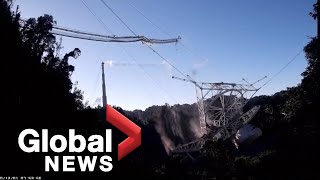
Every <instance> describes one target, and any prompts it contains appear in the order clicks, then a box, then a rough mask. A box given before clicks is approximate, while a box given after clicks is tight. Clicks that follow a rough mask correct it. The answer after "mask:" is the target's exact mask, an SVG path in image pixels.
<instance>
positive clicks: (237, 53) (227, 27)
mask: <svg viewBox="0 0 320 180" xmlns="http://www.w3.org/2000/svg"><path fill="white" fill-rule="evenodd" d="M83 2H84V3H86V4H87V6H88V7H89V8H90V10H91V11H92V12H93V13H94V14H96V16H94V15H93V14H92V13H91V12H90V11H89V10H88V9H87V8H86V6H85V5H84V3H83ZM104 2H105V3H106V4H108V5H109V6H110V7H111V8H112V9H113V11H114V12H115V13H116V14H117V15H118V16H119V17H121V19H122V20H123V21H124V22H125V23H126V24H127V25H128V26H129V27H130V28H131V29H132V30H133V31H134V32H135V33H136V34H138V35H144V36H146V37H149V38H159V39H168V38H177V37H179V36H180V37H181V40H180V41H179V42H178V43H172V44H160V45H159V44H152V45H151V47H152V48H154V49H155V50H156V51H157V52H158V53H159V54H160V55H161V56H162V57H163V58H165V60H167V61H168V62H170V64H172V65H174V67H176V68H177V69H179V70H180V71H181V72H183V73H184V74H185V75H187V74H188V75H190V76H191V77H192V78H193V79H195V80H197V81H204V82H239V81H241V80H242V78H245V79H246V80H247V81H249V82H254V81H256V80H258V79H260V78H262V77H264V76H268V78H271V77H272V76H273V75H274V74H276V73H277V72H279V70H280V69H281V68H282V67H284V66H285V65H286V64H287V63H288V62H289V61H290V60H291V59H292V58H293V57H294V56H296V55H297V54H298V53H299V52H300V51H301V50H302V49H303V47H304V45H306V44H307V43H308V41H309V40H310V37H312V36H315V35H316V30H317V25H316V21H314V20H313V19H312V18H311V17H310V16H309V15H308V14H309V12H310V11H311V10H312V5H313V4H314V3H315V2H316V1H315V0H296V1H292V0H280V1H276V0H269V1H261V0H247V1H231V0H225V1H218V0H202V1H199V0H189V1H184V0H157V1H156V0H136V1H133V0H104ZM15 5H19V9H20V11H21V16H22V17H23V18H30V17H39V16H41V15H43V14H50V15H52V16H53V17H54V19H55V20H56V21H57V25H58V26H62V27H68V28H71V29H77V30H81V31H88V32H93V33H99V34H108V35H117V36H128V35H129V36H131V35H133V34H132V32H130V31H129V30H128V29H127V28H126V26H125V25H123V24H122V23H121V21H120V20H119V19H117V17H116V16H115V15H114V14H112V12H111V11H110V10H109V9H108V8H106V7H105V6H104V4H103V3H102V2H101V1H100V0H90V1H89V0H68V1H66V0H55V1H53V0H51V1H49V0H16V1H15ZM141 13H142V14H143V15H142V14H141ZM145 17H147V18H145ZM98 19H100V20H101V21H102V22H103V23H101V22H100V21H99V20H98ZM149 20H150V21H151V22H150V21H149ZM59 38H60V37H57V39H59ZM62 46H63V49H62V50H61V51H60V54H61V56H62V55H63V54H64V53H67V52H69V51H72V50H73V49H74V48H79V49H80V50H81V56H79V57H78V58H77V59H70V63H71V64H72V65H74V66H75V71H74V72H73V74H72V81H73V82H74V83H76V82H77V87H78V88H80V89H81V90H82V91H83V92H84V102H86V101H88V103H89V105H92V106H95V105H97V104H99V103H100V104H101V96H102V85H101V62H102V61H104V62H109V64H108V63H107V64H106V65H105V75H106V91H107V97H108V104H111V105H117V106H120V107H122V108H123V109H127V110H134V109H142V110H144V109H145V108H147V107H149V106H152V105H163V104H165V103H168V104H170V105H173V104H184V103H194V102H195V101H196V93H195V88H194V85H193V84H192V83H189V82H183V81H179V80H176V79H172V78H171V77H172V76H178V77H183V76H182V75H181V74H180V73H179V72H177V71H176V70H175V68H173V67H172V66H170V65H169V64H168V63H167V62H165V61H164V60H163V59H162V58H161V57H159V56H158V55H157V54H156V53H154V52H153V51H151V50H150V49H149V48H148V47H147V46H146V45H144V44H142V43H141V42H135V43H105V42H95V41H86V40H79V39H72V38H67V37H63V38H62ZM110 62H113V63H114V65H113V66H110ZM116 63H119V64H126V63H128V64H131V65H128V66H123V65H122V66H121V65H118V66H117V65H116ZM135 64H142V65H141V66H138V65H135ZM143 64H146V65H145V66H144V65H143ZM306 66H307V62H306V59H305V56H304V53H300V55H299V56H298V57H297V58H296V59H295V60H294V61H293V62H292V63H291V64H290V65H289V66H288V67H287V68H286V69H284V70H283V71H282V72H281V73H280V74H279V75H278V76H276V77H275V78H274V79H273V80H272V81H270V83H268V84H267V85H266V86H264V87H263V88H262V89H261V90H260V91H259V92H258V93H257V94H256V95H262V94H265V95H272V94H274V93H276V92H278V91H281V90H285V89H286V88H287V87H292V86H295V85H297V84H298V83H299V82H300V81H301V75H300V74H301V73H302V72H303V71H304V70H305V68H306ZM268 78H267V79H265V80H264V81H262V82H260V83H258V84H257V85H256V86H257V87H259V86H261V85H262V84H263V83H264V82H266V81H267V80H268Z"/></svg>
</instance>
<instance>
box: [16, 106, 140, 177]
mask: <svg viewBox="0 0 320 180" xmlns="http://www.w3.org/2000/svg"><path fill="white" fill-rule="evenodd" d="M106 120H107V122H109V123H110V124H112V125H113V126H115V127H116V128H117V129H119V130H120V131H121V132H123V133H124V134H126V135H127V136H128V137H127V138H126V139H125V140H123V141H122V142H121V143H119V144H118V157H117V159H118V161H119V160H121V159H123V158H124V157H125V156H126V155H128V154H129V153H131V152H132V151H133V150H134V149H136V148H137V147H139V146H140V145H141V128H140V127H139V126H137V125H136V124H134V123H133V122H132V121H130V120H129V119H128V118H126V117H125V116H123V115H122V114H121V113H119V112H118V111H116V110H115V109H113V108H112V107H111V106H109V105H107V106H106ZM48 131H49V130H48V129H42V130H41V135H40V134H39V133H38V132H37V131H36V130H34V129H25V130H23V131H22V132H21V133H20V134H19V137H18V144H19V147H20V149H21V150H22V151H24V152H26V153H37V152H38V153H39V152H43V153H46V152H49V151H50V152H53V153H62V152H66V151H68V153H81V152H83V151H84V150H87V151H88V152H90V153H92V154H93V156H79V154H77V156H72V155H71V156H70V155H68V156H62V157H61V158H59V156H58V155H55V156H48V155H46V156H45V157H44V159H45V171H46V172H49V171H50V170H51V169H52V170H53V171H55V172H58V171H63V172H75V161H77V162H78V164H79V167H80V170H81V171H93V170H94V169H95V166H96V164H97V162H99V163H100V165H99V169H100V170H101V171H103V172H109V171H111V170H112V168H113V164H112V157H111V156H109V155H103V156H101V157H100V159H99V160H98V156H96V155H94V153H98V152H99V153H106V154H107V153H111V152H112V130H111V129H106V130H105V134H104V136H101V135H98V134H93V135H91V136H89V137H88V138H87V139H86V138H85V137H84V136H83V135H81V134H76V131H75V129H69V133H68V138H66V137H65V136H63V135H60V134H56V135H53V136H52V137H51V138H49V135H48ZM57 142H58V143H59V145H57ZM76 142H78V145H77V146H76ZM59 159H62V162H59ZM61 166H62V168H61Z"/></svg>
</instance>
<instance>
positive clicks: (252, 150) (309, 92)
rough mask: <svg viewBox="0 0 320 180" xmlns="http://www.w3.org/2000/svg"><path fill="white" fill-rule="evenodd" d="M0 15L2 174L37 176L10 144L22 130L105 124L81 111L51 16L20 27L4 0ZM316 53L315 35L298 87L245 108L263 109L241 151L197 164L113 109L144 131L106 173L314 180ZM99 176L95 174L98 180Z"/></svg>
mask: <svg viewBox="0 0 320 180" xmlns="http://www.w3.org/2000/svg"><path fill="white" fill-rule="evenodd" d="M318 9H319V6H318V5H316V4H315V5H314V10H313V11H312V12H311V13H310V16H311V17H313V18H314V19H315V20H318V17H319V16H318V14H317V13H318V12H319V10H318ZM0 13H1V14H0V25H1V28H0V36H1V38H0V39H1V41H0V43H1V48H0V52H1V53H0V54H1V60H2V64H1V67H2V69H1V78H2V84H3V86H2V88H1V89H2V91H3V93H2V95H3V96H4V97H3V99H4V101H3V102H4V103H3V108H1V109H2V113H1V115H2V116H1V117H2V118H1V120H2V121H1V132H0V136H1V142H2V148H1V154H0V156H1V159H0V162H1V167H3V168H2V169H1V170H0V175H2V173H4V174H8V175H9V174H11V175H16V174H17V173H18V172H22V173H24V174H28V175H39V174H40V173H38V174H37V173H36V172H38V171H37V170H35V169H37V168H38V167H39V168H41V170H42V168H43V164H42V163H43V160H41V158H43V157H39V159H36V160H34V156H32V155H31V156H29V155H26V154H23V153H21V151H20V150H19V147H18V146H17V143H16V141H17V136H18V134H19V133H20V132H21V129H24V128H26V127H28V128H39V129H40V128H49V129H55V130H57V131H58V129H63V128H65V129H67V128H70V127H72V128H79V129H81V128H82V129H85V130H87V131H92V132H93V131H95V132H96V131H101V130H103V129H104V128H106V127H108V128H109V126H108V125H107V123H105V121H104V118H105V117H104V113H103V112H104V110H103V109H92V108H90V107H86V106H84V105H83V103H82V92H81V91H80V90H79V89H77V88H76V84H73V83H72V81H71V79H70V78H71V75H72V72H73V71H74V70H75V68H74V67H73V66H72V65H70V64H69V60H72V59H76V58H77V56H79V55H80V54H81V51H80V49H78V48H75V49H73V50H70V52H69V53H67V54H65V55H64V56H63V57H60V55H59V49H60V47H61V44H60V43H59V42H58V41H57V40H56V38H55V36H53V35H52V34H51V33H50V30H51V28H52V26H53V25H54V24H55V23H56V22H55V21H54V20H53V17H52V16H50V15H44V16H41V17H38V18H37V19H28V20H25V21H22V20H21V19H20V13H19V12H18V10H16V11H12V1H9V0H8V1H5V0H1V1H0ZM318 21H319V20H318ZM319 50H320V46H319V39H318V37H313V38H311V39H310V42H309V43H308V44H307V45H306V46H305V47H304V52H305V57H306V60H307V62H308V67H307V68H306V70H305V71H304V72H303V73H302V74H301V75H302V76H303V79H302V81H301V83H300V84H298V85H297V86H295V87H290V88H287V90H283V91H281V92H278V93H275V94H274V95H272V96H259V97H255V98H253V99H252V100H251V102H250V104H248V106H249V107H250V106H254V105H257V104H259V105H262V108H261V110H260V111H259V113H258V114H257V115H256V117H255V118H254V119H253V120H252V123H253V124H255V125H256V126H258V127H260V128H261V129H262V130H263V132H264V134H263V136H262V137H261V138H260V139H258V140H257V141H255V142H254V143H253V144H251V145H250V146H247V147H242V148H241V147H240V149H239V150H235V149H234V148H232V147H231V146H230V144H228V142H214V143H213V142H208V143H207V144H206V145H205V148H204V150H203V151H201V152H199V153H198V154H197V155H196V157H197V158H196V159H190V158H188V157H183V156H176V157H172V156H168V155H167V154H166V152H165V149H164V148H163V146H162V143H161V140H160V137H159V135H158V133H157V132H156V129H155V126H154V125H155V124H156V123H157V121H156V120H155V119H152V118H150V117H152V116H149V118H146V117H144V118H143V119H141V117H140V116H134V115H133V113H132V112H131V113H130V112H127V111H124V110H122V109H121V108H120V107H117V109H118V111H120V112H121V113H123V114H124V115H126V116H128V117H129V118H130V119H132V120H133V121H135V122H136V123H138V124H139V125H140V126H141V127H142V132H143V137H142V138H143V146H142V147H140V148H139V149H137V150H136V151H134V153H133V154H130V156H128V157H126V158H125V159H124V160H123V161H121V162H119V164H118V165H117V167H115V171H114V173H113V174H112V175H114V176H117V177H118V176H125V177H127V176H129V177H140V176H143V177H145V178H148V179H149V178H153V179H170V178H174V177H177V178H179V179H215V178H216V179H232V178H236V179H282V178H284V179H319V177H320V175H319V173H318V172H317V167H318V166H317V163H318V162H319V160H320V158H319V152H320V148H319V146H318V142H320V138H319V137H320V136H319V130H320V123H319V115H320V112H319V107H320V65H319ZM149 111H152V113H154V112H156V113H160V115H159V117H162V118H163V121H165V120H166V119H165V118H170V117H169V116H166V113H167V111H168V107H167V106H159V107H151V108H150V109H149ZM138 113H141V112H138ZM152 113H151V114H152ZM136 114H137V113H136ZM160 119H161V118H160ZM142 120H143V121H142ZM114 131H115V132H116V133H117V134H116V135H115V136H116V141H115V142H118V141H120V140H121V139H123V138H124V137H123V135H122V134H121V133H119V132H117V131H116V130H114ZM190 138H192V137H190ZM3 147H5V148H3ZM31 161H34V163H32V162H31ZM123 172H126V173H123ZM67 175H68V176H71V177H72V175H71V174H62V176H63V177H64V176H67ZM80 175H81V176H80V177H84V176H83V174H80ZM89 175H90V176H93V174H89ZM45 176H49V174H45V175H44V177H43V178H44V179H45ZM104 176H105V175H101V174H99V176H97V177H96V178H99V177H101V178H104ZM78 178H79V177H78Z"/></svg>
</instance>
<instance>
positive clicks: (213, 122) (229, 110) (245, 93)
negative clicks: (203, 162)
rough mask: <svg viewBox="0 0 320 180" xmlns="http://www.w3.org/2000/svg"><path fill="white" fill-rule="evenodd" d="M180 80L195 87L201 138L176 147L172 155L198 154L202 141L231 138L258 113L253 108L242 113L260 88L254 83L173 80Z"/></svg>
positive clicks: (257, 107) (256, 109)
mask: <svg viewBox="0 0 320 180" xmlns="http://www.w3.org/2000/svg"><path fill="white" fill-rule="evenodd" d="M172 78H174V79H178V80H181V81H187V82H191V83H193V84H194V85H195V87H196V94H197V106H198V111H199V121H200V130H201V134H202V136H201V138H200V139H197V140H196V141H193V142H189V143H187V144H183V145H180V146H178V147H177V148H176V149H174V150H173V151H172V153H181V152H194V151H199V150H200V149H201V148H202V146H203V145H204V143H205V141H207V140H211V141H216V140H218V139H222V140H226V139H228V138H229V137H230V136H232V135H234V134H235V133H236V132H237V130H239V129H240V128H241V127H242V126H243V125H244V124H246V123H248V122H249V121H250V120H251V119H252V118H253V117H254V116H255V114H256V113H257V112H258V111H259V109H260V106H255V107H253V108H251V109H250V110H249V111H247V112H245V113H243V107H244V105H245V104H246V103H247V102H248V101H249V99H250V98H251V97H252V95H254V94H255V93H256V92H257V91H258V90H259V88H255V87H254V86H253V85H254V84H255V83H257V82H259V81H261V80H262V79H264V78H266V77H264V78H262V79H260V80H258V81H256V82H255V83H253V84H250V83H248V82H247V81H246V80H244V79H243V80H244V81H245V82H247V84H238V83H223V82H220V83H207V82H196V81H194V80H192V79H191V78H190V76H188V78H189V79H184V78H179V77H174V76H173V77H172Z"/></svg>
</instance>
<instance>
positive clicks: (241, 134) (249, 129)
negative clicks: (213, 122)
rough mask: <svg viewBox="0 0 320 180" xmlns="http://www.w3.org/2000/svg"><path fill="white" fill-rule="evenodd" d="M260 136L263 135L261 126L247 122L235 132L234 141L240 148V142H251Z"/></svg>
mask: <svg viewBox="0 0 320 180" xmlns="http://www.w3.org/2000/svg"><path fill="white" fill-rule="evenodd" d="M260 136H262V130H261V129H260V128H258V127H256V126H254V125H252V124H245V125H244V126H242V127H241V128H240V129H239V130H238V131H237V133H236V134H235V138H234V139H233V143H234V145H235V146H236V148H238V147H239V145H240V144H249V143H251V142H252V141H254V140H255V139H257V138H258V137H260Z"/></svg>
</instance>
